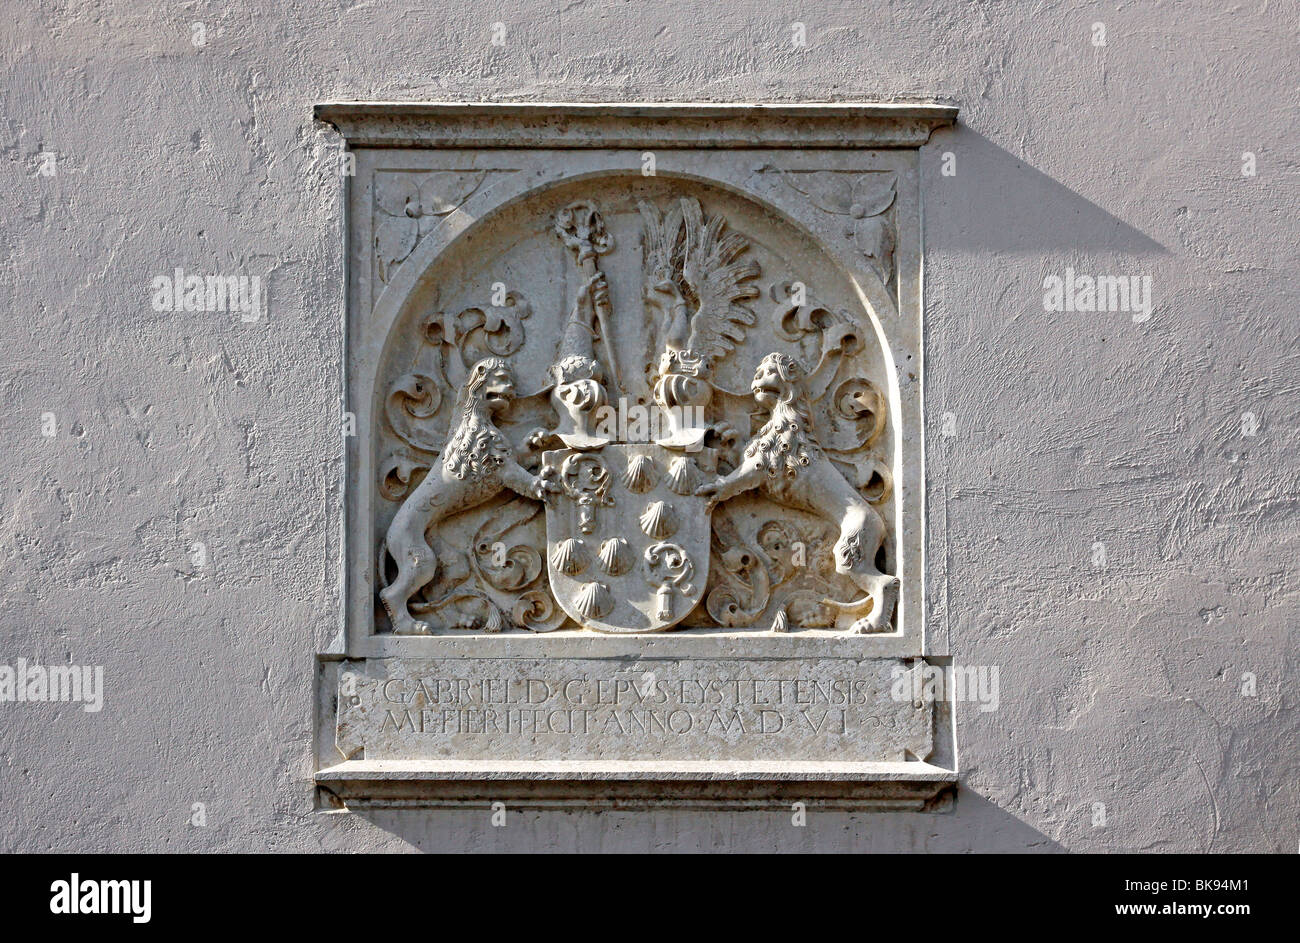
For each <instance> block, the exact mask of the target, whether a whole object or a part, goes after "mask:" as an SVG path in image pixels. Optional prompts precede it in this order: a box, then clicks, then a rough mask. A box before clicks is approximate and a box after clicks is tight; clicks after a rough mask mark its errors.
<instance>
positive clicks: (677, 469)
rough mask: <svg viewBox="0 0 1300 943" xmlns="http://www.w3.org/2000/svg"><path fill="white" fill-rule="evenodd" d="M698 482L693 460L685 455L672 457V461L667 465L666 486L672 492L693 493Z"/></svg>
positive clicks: (698, 484)
mask: <svg viewBox="0 0 1300 943" xmlns="http://www.w3.org/2000/svg"><path fill="white" fill-rule="evenodd" d="M700 484H701V482H700V480H699V476H698V475H697V474H696V473H695V463H694V462H692V461H691V460H690V459H688V458H687V457H686V456H685V455H679V456H677V457H676V458H675V459H673V463H672V464H671V465H670V466H668V488H669V489H670V490H671V491H672V492H673V494H694V493H695V489H696V488H698V487H699V486H700Z"/></svg>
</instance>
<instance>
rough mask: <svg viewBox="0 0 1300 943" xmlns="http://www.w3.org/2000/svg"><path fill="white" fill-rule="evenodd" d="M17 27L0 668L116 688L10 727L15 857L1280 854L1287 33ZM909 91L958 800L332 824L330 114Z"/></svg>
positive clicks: (815, 14) (400, 24)
mask: <svg viewBox="0 0 1300 943" xmlns="http://www.w3.org/2000/svg"><path fill="white" fill-rule="evenodd" d="M795 21H800V22H803V23H805V24H806V28H807V36H808V46H807V48H804V49H797V48H794V47H793V46H792V44H791V41H790V36H791V26H790V24H791V23H792V22H795ZM0 22H2V23H4V24H5V25H4V26H3V27H2V28H0V29H2V30H3V32H2V33H0V49H2V50H3V53H2V55H3V74H4V78H3V80H0V191H2V192H3V200H4V203H3V206H4V213H3V218H2V221H0V300H2V301H3V306H4V309H5V311H6V312H7V315H6V317H5V318H4V319H3V324H2V325H0V407H2V409H0V423H3V430H4V440H3V441H4V449H3V455H2V457H0V592H2V593H3V598H2V600H0V607H2V609H0V663H5V664H14V662H15V660H16V659H17V658H19V657H24V658H26V659H27V660H28V661H32V662H41V663H43V664H51V663H53V664H59V663H65V662H71V663H74V664H91V665H103V666H104V668H105V683H106V702H105V707H104V710H103V711H102V712H100V713H98V714H92V713H86V712H84V711H82V710H81V709H80V708H79V707H77V706H76V705H69V704H12V703H6V704H0V850H5V851H11V850H23V851H36V850H259V849H269V850H276V851H279V850H285V851H287V850H334V849H347V850H371V849H376V850H389V849H409V848H412V847H415V848H423V849H449V850H497V849H512V850H584V851H590V850H655V851H662V850H670V849H688V850H705V849H736V850H741V849H745V850H766V849H791V850H805V851H807V850H849V849H854V850H932V851H939V850H951V851H969V850H977V851H989V850H1024V849H1029V850H1036V851H1059V850H1072V851H1110V850H1120V849H1123V850H1156V851H1173V850H1190V851H1242V850H1275V851H1293V850H1294V849H1295V848H1296V846H1297V842H1298V841H1300V836H1297V831H1296V828H1297V812H1300V792H1298V788H1297V777H1296V773H1297V743H1298V742H1300V737H1298V736H1297V713H1296V699H1297V698H1296V685H1295V680H1294V679H1295V672H1296V670H1297V646H1296V631H1297V601H1298V600H1300V566H1297V563H1296V556H1297V552H1298V551H1300V526H1298V524H1297V512H1298V511H1300V462H1297V455H1298V454H1300V432H1297V424H1298V421H1300V409H1298V408H1297V400H1296V397H1297V393H1300V353H1298V351H1300V347H1298V346H1297V341H1298V340H1300V338H1298V336H1297V335H1298V334H1300V327H1298V326H1297V325H1298V321H1297V313H1296V312H1297V302H1298V301H1300V299H1298V298H1297V291H1296V282H1297V278H1296V274H1295V273H1296V271H1297V264H1298V262H1300V259H1297V242H1298V240H1297V238H1296V235H1297V233H1296V229H1297V226H1296V219H1297V205H1298V203H1300V199H1298V198H1300V167H1298V166H1297V157H1296V147H1295V145H1296V136H1295V134H1296V132H1295V115H1296V106H1297V104H1298V102H1297V91H1296V82H1295V76H1296V72H1297V67H1298V66H1300V62H1298V61H1297V60H1298V59H1300V55H1298V53H1297V49H1298V48H1300V46H1298V44H1297V25H1298V22H1300V19H1298V15H1297V7H1296V5H1295V4H1294V3H1292V2H1265V0H1253V2H1248V3H1239V4H1232V5H1227V4H1221V3H1216V2H1208V0H1204V2H1181V3H1157V2H1130V3H1119V4H1116V3H1086V4H1077V3H1060V2H1051V0H1044V2H1037V3H1031V2H983V3H980V2H960V3H959V2H952V3H939V2H930V0H926V2H921V0H915V2H901V0H900V2H893V3H886V2H863V0H855V2H827V0H802V2H798V3H788V4H785V5H784V6H782V5H780V4H777V5H773V4H771V3H768V2H753V0H746V2H733V3H726V4H714V3H677V2H672V3H628V2H611V0H603V2H601V0H598V2H589V3H583V2H580V0H579V2H565V3H558V4H557V3H530V4H520V3H517V2H509V0H507V2H504V3H484V2H480V0H461V2H458V3H446V2H430V3H418V2H412V3H356V4H349V3H345V2H341V0H332V2H331V0H311V2H308V0H285V2H276V3H269V2H263V3H247V2H232V3H211V4H209V3H202V2H194V3H167V4H144V3H139V2H134V0H116V2H111V0H109V2H92V0H47V2H13V0H5V2H4V3H3V4H0ZM494 22H504V23H505V24H506V28H507V43H506V45H505V47H503V48H494V47H492V46H490V45H489V37H490V33H491V28H492V24H493V23H494ZM1094 22H1103V23H1104V24H1105V29H1106V45H1105V46H1104V47H1095V46H1093V45H1092V36H1093V32H1092V29H1091V24H1092V23H1094ZM194 23H202V24H204V27H205V31H206V45H205V46H202V47H197V46H195V45H194V44H193V42H192V38H193V36H194V35H195V34H194V31H193V27H192V24H194ZM906 98H937V99H940V100H943V101H947V102H952V103H955V104H958V105H960V107H961V108H962V113H961V119H960V126H959V127H958V128H957V129H955V130H953V131H944V132H940V133H938V134H936V135H935V137H934V139H933V140H932V142H931V144H930V145H929V146H928V148H927V149H926V151H925V152H924V156H923V161H924V164H925V167H926V168H928V171H927V174H926V176H925V184H924V189H925V201H926V222H925V239H926V250H927V254H926V263H925V277H926V301H927V310H926V324H927V330H926V338H927V339H926V345H927V358H928V360H927V365H926V396H927V410H928V414H929V418H928V421H927V428H928V430H929V434H928V440H927V443H926V450H927V462H928V468H929V488H930V505H929V515H928V520H929V530H928V542H927V546H928V554H929V560H930V565H931V568H932V569H931V574H932V575H931V582H930V585H929V587H928V593H929V598H930V605H931V614H930V620H929V630H930V632H931V633H932V634H931V640H932V647H933V648H934V650H935V651H937V652H940V653H942V652H945V651H946V652H951V654H952V655H953V656H954V657H955V658H957V659H958V660H959V661H960V662H963V663H966V664H975V665H996V666H998V667H999V671H1000V681H1001V703H1000V707H999V709H998V710H997V711H994V712H988V713H981V712H979V711H978V710H973V709H971V707H970V706H969V705H964V706H962V707H960V708H959V712H958V721H957V744H958V748H959V754H960V765H961V770H962V775H963V786H962V790H961V793H960V796H959V798H958V801H957V803H956V805H955V808H954V809H953V810H952V811H951V812H949V813H947V814H931V815H919V814H907V815H904V814H895V815H878V814H877V815H867V814H863V815H850V814H845V813H829V812H828V813H815V814H813V815H811V816H810V818H809V822H808V825H807V827H805V828H795V827H792V826H791V824H790V818H789V814H788V813H783V812H779V811H778V812H763V813H743V814H742V813H735V814H712V813H704V812H697V813H669V812H660V813H616V814H577V813H561V812H539V813H529V812H518V813H513V814H512V815H511V817H510V818H509V819H508V823H509V824H508V825H507V827H506V828H504V829H502V828H491V827H489V821H488V814H487V812H486V811H483V812H479V811H467V812H431V813H414V812H412V813H392V814H368V815H365V816H362V815H355V814H321V813H316V812H313V810H312V801H311V797H312V790H311V772H312V770H311V759H310V757H311V730H312V715H311V710H312V700H311V698H312V693H311V684H312V671H313V658H314V655H315V653H316V652H317V651H319V650H322V649H323V648H324V647H325V646H326V645H327V644H328V642H329V641H330V640H331V639H332V638H333V637H334V636H335V634H336V632H337V630H338V624H339V609H340V602H339V597H338V592H337V586H338V582H339V554H340V547H339V538H338V530H339V526H338V525H339V502H340V493H339V480H340V472H341V468H340V454H341V449H340V439H339V423H338V413H339V401H340V396H341V387H340V363H339V359H340V356H341V330H340V326H341V317H342V298H343V285H342V281H341V279H342V265H341V261H342V257H343V246H342V221H341V216H340V213H341V196H340V180H339V178H338V177H337V176H336V174H335V172H334V165H335V157H336V148H337V139H336V137H335V136H334V135H333V134H332V132H330V131H329V130H328V129H324V128H321V127H315V126H313V123H312V120H311V117H310V106H311V104H312V103H313V102H316V101H322V100H329V99H409V100H419V99H440V100H445V99H521V100H557V99H573V100H584V101H630V100H673V99H679V100H680V99H713V100H736V101H750V100H778V99H779V100H828V99H829V100H885V101H889V100H896V99H906ZM1246 151H1250V152H1253V153H1254V154H1255V155H1256V161H1257V175H1256V176H1253V177H1249V176H1243V174H1242V154H1243V152H1246ZM41 152H54V153H56V154H57V174H56V175H55V176H53V177H46V176H41V175H40V174H39V173H38V172H37V167H38V166H39V164H40V158H39V156H38V155H39V154H40V153H41ZM944 152H951V153H952V154H953V155H954V156H955V167H956V175H955V176H952V177H944V176H942V175H941V173H940V165H941V159H942V154H943V153H944ZM1067 266H1070V267H1073V268H1074V269H1075V270H1076V271H1079V272H1086V273H1089V274H1135V275H1150V276H1151V277H1152V280H1153V291H1154V299H1155V308H1154V312H1153V315H1152V317H1151V319H1150V320H1149V321H1147V322H1145V323H1133V321H1132V318H1131V316H1130V315H1129V314H1127V313H1123V312H1117V313H1103V314H1079V313H1049V312H1045V311H1044V310H1043V303H1042V282H1043V279H1044V277H1045V276H1047V275H1050V274H1058V275H1059V274H1063V273H1064V269H1065V268H1066V267H1067ZM176 267H181V268H183V269H185V270H186V271H187V272H191V273H196V274H249V275H254V274H255V275H259V276H261V277H262V279H263V280H264V282H265V283H266V284H267V287H268V296H269V312H268V315H267V317H266V318H265V319H264V320H263V321H261V322H259V323H256V324H245V323H241V322H240V320H239V319H238V317H237V316H234V315H230V314H220V313H214V314H202V313H188V314H187V313H183V312H182V313H166V312H163V313H160V312H156V311H154V310H153V309H152V307H151V306H150V290H149V285H150V281H151V279H153V278H154V277H155V276H157V275H162V274H167V273H170V272H171V271H172V270H173V269H175V268H176ZM47 412H50V413H54V414H55V417H56V419H57V435H56V436H55V437H53V438H48V437H43V436H42V435H41V415H42V413H47ZM1247 412H1248V413H1252V414H1253V415H1254V416H1255V417H1257V420H1258V428H1257V430H1256V434H1255V435H1254V436H1244V435H1243V434H1242V431H1243V419H1242V414H1243V413H1247ZM945 413H950V414H951V419H950V420H949V423H950V425H949V429H950V431H953V432H955V434H954V435H952V436H944V435H942V434H941V427H942V424H943V420H944V414H945ZM1247 424H1248V425H1249V420H1247ZM195 543H201V544H203V545H204V547H205V548H206V552H207V561H206V563H205V564H204V565H202V566H197V565H196V563H195V559H196V556H197V554H196V553H195V552H194V550H193V546H194V544H195ZM1097 543H1101V544H1104V550H1105V555H1106V565H1105V566H1104V567H1098V566H1094V564H1093V560H1094V553H1095V550H1094V544H1097ZM1245 672H1252V673H1254V675H1255V676H1256V677H1257V684H1258V693H1257V695H1256V696H1253V697H1249V696H1242V694H1241V687H1242V680H1241V679H1242V675H1243V673H1245ZM198 802H201V803H204V804H205V809H206V821H207V824H206V826H204V827H194V826H191V825H190V824H189V820H190V818H191V815H192V812H191V809H192V807H193V804H194V803H198ZM1096 803H1104V805H1105V816H1106V824H1105V826H1104V827H1098V826H1095V825H1094V824H1093V822H1094V804H1096Z"/></svg>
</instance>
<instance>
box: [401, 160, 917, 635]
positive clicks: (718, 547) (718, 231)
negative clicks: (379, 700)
mask: <svg viewBox="0 0 1300 943" xmlns="http://www.w3.org/2000/svg"><path fill="white" fill-rule="evenodd" d="M879 176H880V177H881V179H880V180H878V181H875V182H874V185H875V186H876V187H877V188H878V189H880V188H885V189H887V188H889V187H892V185H893V181H892V180H891V179H889V176H890V175H888V174H882V175H879ZM630 189H631V188H630ZM617 205H618V206H619V207H620V208H628V207H633V208H634V209H635V214H636V215H635V217H634V223H635V224H636V225H635V227H634V229H633V232H634V233H635V238H634V240H633V239H626V237H624V238H616V237H615V236H614V235H613V233H612V232H611V227H610V225H609V223H608V222H607V220H606V218H605V211H604V210H603V209H602V207H601V205H600V204H599V203H598V202H597V201H596V200H594V199H591V198H584V199H578V200H570V201H564V202H557V203H556V204H555V205H554V208H553V209H551V210H550V212H549V220H548V222H549V224H550V225H549V229H550V232H551V235H552V236H553V240H554V241H553V244H552V245H550V246H546V245H545V244H543V245H542V246H539V247H538V251H540V252H545V253H547V254H549V255H553V256H555V257H558V258H561V259H564V260H566V261H567V265H568V267H567V269H564V270H562V277H563V278H564V281H565V283H566V284H568V285H571V286H573V290H572V292H570V293H569V294H571V295H572V301H571V303H570V304H569V305H568V306H567V307H566V308H565V310H564V311H562V312H552V325H553V326H552V329H551V330H549V331H540V332H535V331H534V325H536V324H537V322H538V321H539V320H540V318H539V313H540V312H539V311H538V310H537V303H536V302H534V301H532V300H530V298H529V295H532V296H533V297H537V296H538V295H539V294H540V292H539V291H538V290H537V287H536V286H534V285H531V284H528V283H527V282H523V283H520V284H517V285H511V284H509V283H507V282H505V281H502V282H500V283H498V288H497V290H498V293H499V297H498V299H497V300H498V301H499V302H501V303H500V304H495V305H494V304H493V303H492V301H491V299H485V300H484V302H483V303H482V304H481V305H479V306H477V307H469V308H466V309H464V310H462V311H460V312H458V313H455V314H454V316H452V317H448V316H447V313H446V312H443V311H435V312H432V313H431V316H430V317H429V318H427V319H426V320H425V321H424V322H423V325H422V330H423V336H424V338H425V339H426V340H427V341H429V342H430V343H433V344H434V345H435V346H436V347H437V348H438V353H443V352H444V351H443V348H446V349H447V352H449V353H450V354H451V356H450V357H449V358H447V359H450V360H451V361H452V362H455V361H457V360H459V361H460V363H459V367H461V368H462V369H463V372H461V371H456V372H451V371H448V372H446V373H442V372H441V371H439V373H441V375H422V374H415V375H406V376H403V377H402V378H401V379H400V380H399V381H398V382H397V383H396V384H395V385H394V389H393V392H392V394H391V396H390V399H391V400H392V402H393V403H394V406H393V409H392V414H391V415H390V416H389V422H390V428H391V429H392V431H393V432H394V433H395V434H396V435H397V436H398V438H400V439H403V440H404V441H405V444H406V445H407V446H408V447H410V451H403V452H399V453H397V454H395V456H394V458H393V460H392V461H391V462H390V465H389V466H387V472H386V476H385V481H384V486H385V489H386V491H385V495H386V496H388V497H391V498H394V499H396V500H398V501H400V506H399V507H398V508H397V511H396V514H395V515H394V517H393V520H392V522H391V523H390V525H389V526H388V529H387V532H386V534H385V536H384V538H383V542H382V545H381V548H380V553H379V572H378V577H379V583H380V588H379V590H378V596H379V599H380V601H381V602H382V604H383V607H384V610H385V612H386V614H387V616H388V619H389V622H390V625H391V628H392V631H394V632H395V633H398V634H427V633H432V632H435V631H444V630H448V631H455V630H457V629H471V630H486V631H493V632H495V631H502V630H505V629H508V628H520V629H525V630H531V631H551V630H555V629H557V628H560V627H562V626H565V627H569V628H581V629H590V630H594V631H597V632H609V633H630V632H656V631H664V630H668V629H672V628H674V627H677V626H680V625H682V624H683V623H684V622H686V621H687V620H691V619H692V616H694V619H693V622H692V624H694V625H695V626H697V627H703V626H707V625H710V624H712V625H715V626H724V627H730V626H735V625H737V624H740V623H741V622H744V621H750V622H752V621H753V620H755V619H763V620H765V621H766V625H765V626H764V627H765V628H770V629H772V630H774V631H788V630H791V629H798V628H802V627H821V628H837V627H838V628H842V629H843V630H846V631H852V632H882V631H889V629H890V625H891V618H892V616H893V612H894V607H895V604H896V601H897V590H898V579H897V577H896V576H895V575H893V574H892V573H890V572H889V566H888V562H887V561H888V553H887V552H883V551H884V549H885V544H886V537H887V528H886V525H885V521H884V519H883V517H882V515H881V513H880V511H879V510H877V507H876V506H875V504H878V503H880V502H881V501H882V500H886V499H887V498H888V494H889V471H888V466H887V464H886V463H885V462H883V461H881V460H880V459H879V458H878V457H876V456H874V455H873V454H872V449H873V447H874V446H876V445H877V444H878V443H879V441H880V439H881V434H882V432H883V431H884V430H885V429H886V427H887V426H888V423H889V417H888V409H887V405H886V400H885V398H884V397H883V396H882V394H881V391H880V390H879V388H878V387H877V386H876V385H875V384H874V383H873V382H872V381H871V380H870V379H869V378H868V377H867V376H866V374H867V372H868V371H867V370H866V369H864V366H863V365H862V364H861V363H860V362H859V361H860V359H861V358H860V357H859V354H860V353H861V351H862V350H863V348H864V346H865V345H866V343H867V342H868V340H869V335H868V334H867V332H866V331H865V329H864V326H863V325H862V324H861V323H860V322H859V321H858V320H857V319H855V318H854V317H853V316H852V315H851V314H850V313H849V312H847V311H843V310H836V309H835V308H834V307H832V306H830V305H827V304H825V303H823V302H821V301H819V300H818V298H817V294H816V292H817V287H818V286H817V284H816V282H815V280H812V279H810V280H809V281H808V282H805V281H801V280H799V279H798V278H791V277H790V276H792V275H798V274H799V273H798V272H794V271H789V270H779V271H777V272H776V273H774V274H775V275H776V276H777V278H776V279H771V278H769V279H767V280H765V279H764V265H763V263H762V262H760V260H759V258H758V255H759V253H756V252H755V251H754V245H753V240H752V238H751V237H750V236H749V235H748V234H747V233H746V232H744V230H743V229H742V228H739V227H737V226H736V225H735V224H734V223H733V222H731V221H729V220H728V219H727V215H726V213H725V211H724V210H723V209H722V207H716V208H714V207H710V206H709V205H708V203H707V202H706V201H705V200H704V199H701V198H700V197H699V196H696V195H694V194H693V193H692V194H690V195H686V194H681V195H675V196H670V197H668V198H662V197H660V198H658V199H656V198H655V195H652V194H649V193H646V194H636V193H632V194H629V195H628V196H627V197H626V198H625V199H622V200H618V201H617ZM624 228H627V227H626V226H625V227H624ZM625 241H626V242H630V243H631V245H625V244H624V242H625ZM619 253H622V255H623V258H620V259H619V262H620V263H621V264H620V266H619V272H620V273H621V274H622V273H627V272H628V271H629V269H631V270H632V271H634V272H635V273H636V274H637V275H638V278H637V279H636V280H635V282H632V283H630V284H624V283H622V282H620V283H619V284H618V285H617V287H616V286H614V285H612V284H611V276H610V275H609V274H607V272H606V271H605V269H606V268H611V267H612V265H611V263H612V262H613V260H614V259H615V258H618V254H619ZM629 257H630V258H629ZM768 264H769V266H770V265H771V263H770V262H769V263H768ZM634 266H635V268H634ZM546 267H547V268H548V269H549V270H550V271H554V270H555V266H554V265H553V264H552V265H550V266H546ZM506 277H507V276H505V275H503V276H502V278H503V279H504V278H506ZM628 281H630V280H628ZM761 321H766V323H765V324H762V326H761V327H760V323H761ZM773 336H775V337H776V338H777V339H779V340H780V341H782V343H780V344H779V346H778V345H774V344H773V343H772V341H771V340H770V339H769V338H772V337H773ZM773 346H777V349H771V348H772V347H773ZM480 354H482V355H483V356H479V355H480ZM442 362H443V360H442V358H439V364H441V363H442ZM724 367H726V368H730V369H726V370H725V372H724ZM539 368H540V369H539ZM521 377H524V378H525V381H524V382H526V383H527V384H528V387H527V388H524V389H521V387H520V383H521ZM733 378H743V379H748V381H749V382H748V383H747V384H744V385H740V384H735V381H734V380H733ZM453 384H455V386H457V387H458V389H457V390H456V392H455V394H454V397H453V396H451V395H448V396H445V397H444V396H442V395H441V394H440V393H439V392H437V391H439V390H440V389H442V388H443V387H446V389H447V392H448V393H450V392H451V389H452V385H453ZM444 398H445V399H446V400H447V401H448V402H449V404H450V407H451V408H449V409H439V408H438V407H437V405H434V401H435V399H436V400H442V399H444ZM525 418H527V419H529V420H531V421H532V422H535V423H536V425H530V424H529V423H528V422H525V421H524V420H525ZM514 430H519V431H520V432H522V435H516V436H514V437H513V438H512V435H511V432H512V431H514ZM419 476H422V477H419ZM417 477H419V480H417ZM747 497H748V498H751V499H757V500H750V501H749V503H748V504H747V505H738V506H737V507H736V508H735V513H732V508H731V505H732V504H733V502H736V501H737V500H738V499H742V498H747ZM760 504H762V505H769V506H771V507H770V508H769V510H770V511H771V512H772V513H771V519H770V520H768V521H761V522H759V525H758V527H757V528H754V527H752V526H747V525H752V524H753V522H754V520H755V519H756V516H761V514H762V509H761V507H760V506H759V505H760ZM485 505H487V506H490V510H489V511H487V512H480V514H479V517H480V518H481V520H482V524H481V526H479V527H478V528H476V529H475V531H474V533H473V535H472V539H470V540H468V541H466V540H465V539H464V538H466V537H469V536H470V535H469V533H468V532H467V531H465V530H463V529H462V530H460V531H457V532H455V533H456V534H457V535H458V536H457V537H454V538H452V539H450V540H448V539H446V537H445V536H444V534H445V533H446V530H445V528H446V527H447V526H448V525H449V524H451V523H452V522H453V521H454V519H455V518H457V517H460V516H464V515H466V514H469V513H471V512H473V511H475V510H476V509H481V508H482V507H484V506H485ZM777 509H779V510H780V512H781V513H780V514H777V513H776V510H777ZM792 515H793V516H792ZM537 517H544V520H545V529H544V533H545V538H544V540H543V539H538V536H537V528H534V530H533V531H532V532H528V531H524V530H521V529H520V528H521V526H522V525H523V524H524V523H525V522H526V521H529V520H532V519H534V518H537ZM511 535H513V537H511ZM529 537H531V538H532V539H529Z"/></svg>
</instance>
